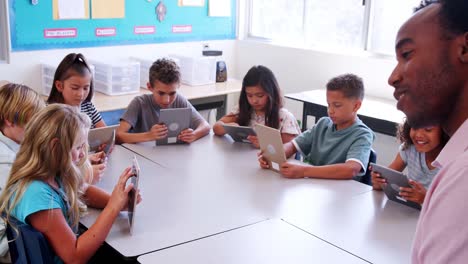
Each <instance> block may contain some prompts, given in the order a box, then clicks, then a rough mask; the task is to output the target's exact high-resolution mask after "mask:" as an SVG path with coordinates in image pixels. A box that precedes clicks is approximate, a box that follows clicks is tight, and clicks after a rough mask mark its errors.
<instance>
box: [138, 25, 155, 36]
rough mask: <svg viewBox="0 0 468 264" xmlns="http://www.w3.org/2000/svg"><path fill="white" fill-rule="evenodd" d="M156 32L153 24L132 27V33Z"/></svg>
mask: <svg viewBox="0 0 468 264" xmlns="http://www.w3.org/2000/svg"><path fill="white" fill-rule="evenodd" d="M154 33H156V27H155V26H135V27H134V28H133V34H154Z"/></svg>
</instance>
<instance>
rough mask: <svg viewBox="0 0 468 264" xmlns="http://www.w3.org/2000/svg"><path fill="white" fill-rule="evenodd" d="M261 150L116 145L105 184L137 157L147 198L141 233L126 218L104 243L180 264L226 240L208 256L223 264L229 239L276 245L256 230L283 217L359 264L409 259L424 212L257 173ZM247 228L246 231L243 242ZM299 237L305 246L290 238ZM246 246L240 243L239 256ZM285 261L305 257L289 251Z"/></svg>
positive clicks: (341, 185)
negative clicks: (196, 251) (191, 253)
mask: <svg viewBox="0 0 468 264" xmlns="http://www.w3.org/2000/svg"><path fill="white" fill-rule="evenodd" d="M257 152H258V150H257V149H255V148H253V147H252V146H251V145H250V144H246V143H237V142H234V141H233V140H232V139H231V138H230V137H229V136H222V137H219V136H215V135H213V134H209V135H207V136H206V137H203V138H201V139H199V140H197V141H195V142H193V143H191V144H183V145H166V146H155V144H154V142H146V143H140V144H125V145H123V146H116V150H114V152H113V153H112V155H111V157H110V159H109V164H108V165H109V166H108V169H107V171H106V173H105V176H104V178H103V180H102V182H100V183H99V186H101V187H103V188H104V189H107V190H109V191H110V190H112V188H113V185H114V184H115V182H116V180H117V177H118V175H120V172H121V171H122V170H123V168H124V167H126V166H127V165H129V164H130V162H131V158H132V157H133V155H136V156H137V158H138V161H139V162H140V166H141V180H140V188H141V191H142V194H143V199H144V200H143V202H142V204H141V205H140V206H138V207H137V212H136V217H135V228H134V234H133V235H130V234H129V233H128V221H127V219H126V215H125V214H124V213H122V214H121V216H119V218H118V219H117V221H116V223H115V224H114V226H113V227H112V230H111V232H110V234H109V235H108V237H107V238H106V242H107V243H108V244H109V245H111V246H112V247H113V248H114V249H115V250H117V251H118V252H120V253H121V254H122V255H124V256H126V257H131V258H135V257H138V256H141V255H145V254H148V253H152V252H155V254H154V255H153V254H152V256H155V257H158V258H159V256H163V258H167V259H172V257H171V256H176V255H177V256H176V257H174V259H173V260H174V261H173V262H174V263H176V262H177V261H179V260H180V261H183V259H182V257H183V256H182V255H184V254H185V252H186V251H187V250H188V251H190V250H192V248H194V249H196V248H198V247H200V246H202V247H203V246H205V245H208V244H210V243H212V241H218V240H217V239H220V240H219V241H220V243H219V247H220V249H219V250H220V254H219V255H217V254H215V253H213V254H212V255H211V256H206V257H207V258H209V257H214V258H215V259H217V258H219V259H220V260H221V261H215V263H219V262H221V263H224V262H227V261H229V259H223V258H224V257H229V256H227V255H223V253H222V252H223V251H224V252H228V250H229V249H230V248H232V246H230V245H231V244H230V243H231V242H229V241H231V239H235V241H238V240H236V239H247V238H246V237H249V236H255V237H257V238H258V239H260V240H262V239H269V238H268V237H266V238H265V237H262V236H261V235H260V233H256V232H263V231H255V230H256V229H257V228H256V227H255V226H256V225H257V224H260V223H263V222H264V221H265V220H267V219H276V220H278V219H283V220H284V221H286V222H287V223H289V224H291V225H293V226H295V227H298V228H299V229H301V230H303V231H305V232H307V233H308V234H310V235H312V236H313V237H315V238H318V239H320V240H322V241H324V242H326V243H328V244H329V245H332V246H334V247H336V248H339V249H340V250H344V251H345V252H347V253H349V254H351V255H353V256H355V257H357V258H359V259H361V260H365V261H367V262H372V263H374V262H375V263H406V262H408V261H409V256H410V250H411V241H412V237H413V234H414V231H415V226H416V222H417V218H418V216H419V211H417V210H415V209H413V208H409V207H406V206H403V205H400V204H398V203H394V202H392V201H388V200H387V199H386V198H385V196H384V194H383V193H382V192H377V191H372V188H371V186H368V185H365V184H362V183H359V182H356V181H352V180H349V181H346V180H324V179H295V180H292V179H286V178H284V177H282V176H281V175H280V174H278V173H276V172H274V171H271V170H265V169H261V168H259V165H258V161H257V157H256V154H257ZM98 214H99V210H92V209H91V210H90V213H89V214H88V215H87V216H86V217H85V218H83V220H82V223H84V224H85V225H86V226H88V227H89V226H90V225H91V224H92V223H93V222H94V221H95V219H96V218H97V216H98ZM275 225H276V224H275ZM281 225H283V224H281ZM258 226H263V224H262V225H258ZM249 227H255V228H254V229H253V230H251V229H249ZM244 228H246V229H244ZM268 228H269V229H275V230H276V228H272V227H268ZM268 228H267V229H268ZM281 228H283V227H279V229H280V230H281ZM241 230H247V231H246V233H239V234H240V235H239V238H236V237H238V236H237V235H236V234H238V233H237V232H241ZM231 232H234V233H231ZM242 232H243V231H242ZM268 232H270V231H268ZM268 232H266V231H265V232H263V233H268ZM274 232H280V231H274ZM280 233H281V232H280ZM289 233H290V232H289V231H288V232H286V234H287V236H289ZM231 234H232V235H231ZM255 234H257V235H255ZM281 234H282V233H281ZM231 236H232V237H231ZM302 236H303V235H302ZM315 238H314V239H312V240H313V241H312V240H311V242H310V243H311V245H310V246H312V247H315V246H318V247H322V246H325V245H322V246H320V245H318V244H317V243H318V242H317V243H316V242H314V241H316V240H315ZM207 239H208V240H207ZM212 239H215V240H212ZM291 239H299V238H297V237H295V235H292V238H291ZM303 239H305V238H303ZM307 239H308V240H310V238H307ZM205 240H207V241H205ZM192 243H195V244H192ZM233 243H234V242H233ZM275 243H276V242H275ZM319 244H320V243H319ZM242 246H243V244H242V243H240V244H239V245H238V246H237V247H236V248H238V247H242ZM275 246H278V247H280V246H282V245H281V244H275ZM258 247H261V245H258ZM303 249H304V250H306V249H305V248H303ZM168 250H169V251H168ZM179 250H180V251H179ZM259 250H260V251H259V252H258V254H256V253H255V252H256V251H249V252H250V253H249V254H248V255H250V256H248V255H247V254H246V255H245V256H243V255H242V254H240V253H239V251H237V252H238V253H237V255H236V256H238V257H239V261H240V262H243V258H244V257H245V258H247V257H250V258H252V259H255V258H256V257H258V258H261V257H263V256H264V254H263V252H265V250H267V249H262V248H260V249H259ZM330 250H331V249H330ZM166 251H167V252H166ZM217 251H218V250H216V252H217ZM302 251H303V250H301V252H302ZM340 252H341V251H340ZM160 254H162V255H160ZM284 254H285V255H286V256H288V255H289V256H293V255H296V254H299V253H297V251H295V250H294V249H287V248H285V249H284ZM303 254H306V253H303ZM337 254H338V255H339V254H341V253H337ZM179 255H180V256H179ZM299 256H303V255H299ZM147 257H149V256H147ZM145 258H146V257H145ZM141 259H144V258H143V256H142V257H141V258H140V260H141ZM351 259H353V258H351ZM208 260H209V259H208ZM168 262H170V263H173V262H172V261H168ZM193 262H197V261H196V260H194V261H193ZM201 262H202V263H206V262H204V261H201ZM293 262H294V261H293ZM319 262H320V261H319ZM337 262H338V263H348V262H347V261H344V262H341V261H337Z"/></svg>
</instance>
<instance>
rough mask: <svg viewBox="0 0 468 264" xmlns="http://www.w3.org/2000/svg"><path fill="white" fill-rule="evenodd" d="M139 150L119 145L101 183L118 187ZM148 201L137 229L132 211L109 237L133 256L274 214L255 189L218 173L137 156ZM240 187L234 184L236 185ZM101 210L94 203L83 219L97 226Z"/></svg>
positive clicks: (140, 212)
mask: <svg viewBox="0 0 468 264" xmlns="http://www.w3.org/2000/svg"><path fill="white" fill-rule="evenodd" d="M133 155H134V153H132V152H131V151H129V150H127V149H125V148H123V147H121V146H116V148H115V150H114V151H113V153H112V155H111V156H110V158H109V161H108V169H107V170H106V172H105V175H104V178H103V180H102V181H101V182H100V183H99V184H98V185H99V186H100V187H102V188H104V189H106V190H108V191H109V192H110V191H112V189H113V186H114V185H115V183H116V182H117V178H118V176H119V175H120V174H121V172H122V171H123V169H124V168H125V167H127V166H128V165H130V164H131V159H132V157H133ZM137 159H138V162H139V165H140V168H141V174H140V182H139V187H140V190H141V192H142V195H143V201H142V202H141V204H140V205H138V206H137V211H136V213H135V219H134V229H133V234H132V235H130V234H129V225H128V219H127V216H126V213H121V215H120V216H119V218H118V219H117V220H116V221H115V223H114V225H113V227H112V229H111V231H110V233H109V235H108V236H107V238H106V242H107V243H108V244H110V245H111V246H112V247H113V248H115V249H116V250H117V251H119V252H120V253H121V254H122V255H124V256H127V257H132V256H138V255H141V254H144V253H148V252H150V251H154V250H158V249H161V248H165V247H169V246H174V245H177V244H180V243H184V242H187V241H191V240H194V239H199V238H202V237H206V236H209V235H213V234H216V233H220V232H225V231H227V230H231V229H234V228H239V227H242V226H245V225H249V224H252V223H256V222H259V221H263V220H265V219H267V218H268V217H267V216H268V214H267V213H266V212H265V211H264V210H262V208H258V207H257V204H256V203H255V201H253V200H252V198H253V197H252V195H253V193H252V190H251V189H250V188H245V189H247V190H248V191H247V193H241V192H238V190H239V189H244V188H242V186H240V185H239V183H236V181H235V179H229V178H228V177H226V178H225V179H224V180H221V181H216V178H223V177H224V176H223V175H222V174H219V172H218V173H195V172H193V171H190V170H187V169H183V168H182V169H173V170H172V169H167V168H163V167H161V166H159V165H157V164H155V163H153V162H151V161H150V160H147V159H145V158H143V157H141V156H137ZM233 189H234V190H233ZM99 213H100V210H95V209H89V213H88V215H86V216H85V217H84V218H82V219H81V223H83V224H84V225H85V226H86V227H89V226H91V225H92V224H93V223H94V221H95V220H96V218H97V217H98V215H99Z"/></svg>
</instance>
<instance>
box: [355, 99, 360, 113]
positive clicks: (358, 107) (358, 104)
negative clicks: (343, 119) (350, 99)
mask: <svg viewBox="0 0 468 264" xmlns="http://www.w3.org/2000/svg"><path fill="white" fill-rule="evenodd" d="M361 105H362V101H361V100H356V101H355V102H354V107H353V111H354V112H357V111H358V110H359V109H360V108H361Z"/></svg>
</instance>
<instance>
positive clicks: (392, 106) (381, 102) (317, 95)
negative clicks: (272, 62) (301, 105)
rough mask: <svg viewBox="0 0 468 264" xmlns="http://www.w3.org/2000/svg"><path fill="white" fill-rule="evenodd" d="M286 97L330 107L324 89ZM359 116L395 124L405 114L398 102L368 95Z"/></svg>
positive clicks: (399, 121)
mask: <svg viewBox="0 0 468 264" xmlns="http://www.w3.org/2000/svg"><path fill="white" fill-rule="evenodd" d="M286 97H287V98H290V99H294V100H298V101H302V102H310V103H314V104H319V105H323V106H325V107H326V106H327V105H328V104H327V96H326V90H324V89H317V90H310V91H304V92H299V93H292V94H287V95H286ZM358 114H360V115H364V116H368V117H372V118H376V119H381V120H388V121H391V122H394V123H401V122H402V121H403V118H404V117H405V114H404V113H403V112H401V111H399V110H398V109H397V108H396V100H389V99H384V98H379V97H374V96H367V95H366V96H364V100H363V102H362V106H361V109H359V111H358Z"/></svg>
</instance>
